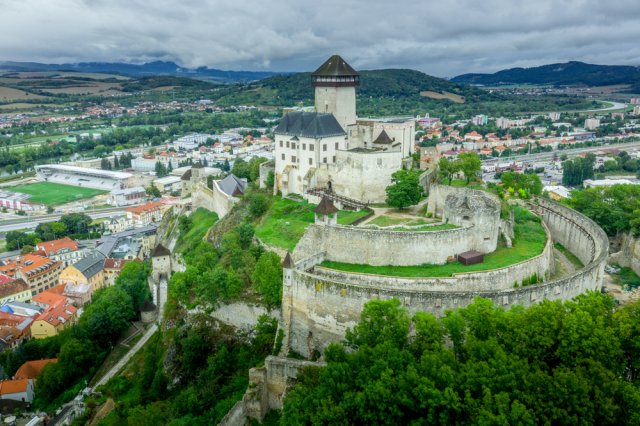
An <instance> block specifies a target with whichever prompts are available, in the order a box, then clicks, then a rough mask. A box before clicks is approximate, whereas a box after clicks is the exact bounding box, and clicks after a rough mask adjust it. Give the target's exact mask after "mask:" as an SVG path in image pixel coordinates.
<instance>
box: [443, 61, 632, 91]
mask: <svg viewBox="0 0 640 426" xmlns="http://www.w3.org/2000/svg"><path fill="white" fill-rule="evenodd" d="M452 81H454V82H457V83H466V84H481V85H497V84H551V85H555V86H576V85H586V86H610V85H620V84H622V85H628V86H629V87H628V89H635V90H637V89H638V88H640V68H639V67H635V66H626V65H594V64H587V63H584V62H577V61H571V62H566V63H558V64H549V65H542V66H539V67H532V68H511V69H507V70H502V71H498V72H496V73H493V74H462V75H459V76H457V77H454V78H453V79H452Z"/></svg>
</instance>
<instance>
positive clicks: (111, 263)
mask: <svg viewBox="0 0 640 426" xmlns="http://www.w3.org/2000/svg"><path fill="white" fill-rule="evenodd" d="M127 262H130V260H128V259H112V258H108V259H107V260H105V261H104V269H118V270H120V269H122V267H123V266H124V265H125V264H126V263H127Z"/></svg>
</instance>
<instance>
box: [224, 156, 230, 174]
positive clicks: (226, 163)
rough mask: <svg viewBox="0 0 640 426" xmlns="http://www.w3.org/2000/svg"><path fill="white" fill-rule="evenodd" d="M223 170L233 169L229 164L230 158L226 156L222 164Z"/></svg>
mask: <svg viewBox="0 0 640 426" xmlns="http://www.w3.org/2000/svg"><path fill="white" fill-rule="evenodd" d="M222 170H223V171H225V172H228V171H229V170H231V165H230V164H229V160H228V159H226V158H225V160H224V164H223V165H222Z"/></svg>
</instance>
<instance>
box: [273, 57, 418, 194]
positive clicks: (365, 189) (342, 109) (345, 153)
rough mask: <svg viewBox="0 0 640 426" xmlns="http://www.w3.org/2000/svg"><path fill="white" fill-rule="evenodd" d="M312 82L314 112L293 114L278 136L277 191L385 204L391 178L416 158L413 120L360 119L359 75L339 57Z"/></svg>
mask: <svg viewBox="0 0 640 426" xmlns="http://www.w3.org/2000/svg"><path fill="white" fill-rule="evenodd" d="M312 82H313V86H314V87H315V112H290V113H288V114H287V115H285V116H284V117H283V118H282V120H281V121H280V124H279V125H278V126H277V127H276V129H275V131H274V133H275V142H276V148H275V155H274V160H275V170H274V174H275V188H274V191H275V192H278V191H280V192H282V195H285V196H286V195H288V194H292V193H294V194H300V195H302V196H304V197H308V196H309V195H316V196H321V195H322V194H326V193H328V194H338V195H341V196H343V197H347V198H350V199H354V200H357V201H360V202H362V203H369V202H383V201H384V200H385V198H386V193H385V188H386V187H387V186H388V185H389V184H390V183H391V175H392V174H393V173H394V172H396V171H397V170H399V169H401V168H402V165H403V160H405V159H407V158H408V157H410V156H411V154H412V153H413V150H414V138H415V123H414V120H413V119H404V118H400V119H359V118H358V117H357V115H356V87H357V86H358V85H359V83H360V74H359V73H358V72H357V71H355V70H354V69H353V68H352V67H351V66H350V65H349V64H348V63H346V62H345V61H344V59H342V58H341V57H340V56H338V55H333V56H332V57H330V58H329V59H328V60H327V61H326V62H325V63H324V64H322V65H321V66H320V68H318V69H317V70H316V71H315V72H314V73H313V74H312Z"/></svg>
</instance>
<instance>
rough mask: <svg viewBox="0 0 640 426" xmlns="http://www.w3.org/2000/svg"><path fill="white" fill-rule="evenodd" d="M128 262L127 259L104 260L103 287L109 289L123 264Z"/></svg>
mask: <svg viewBox="0 0 640 426" xmlns="http://www.w3.org/2000/svg"><path fill="white" fill-rule="evenodd" d="M128 262H130V260H127V259H112V258H109V259H106V260H105V261H104V269H103V271H102V273H103V275H104V286H105V287H109V286H112V285H114V284H115V283H116V278H118V275H120V272H121V271H122V268H123V267H124V265H125V264H127V263H128Z"/></svg>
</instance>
